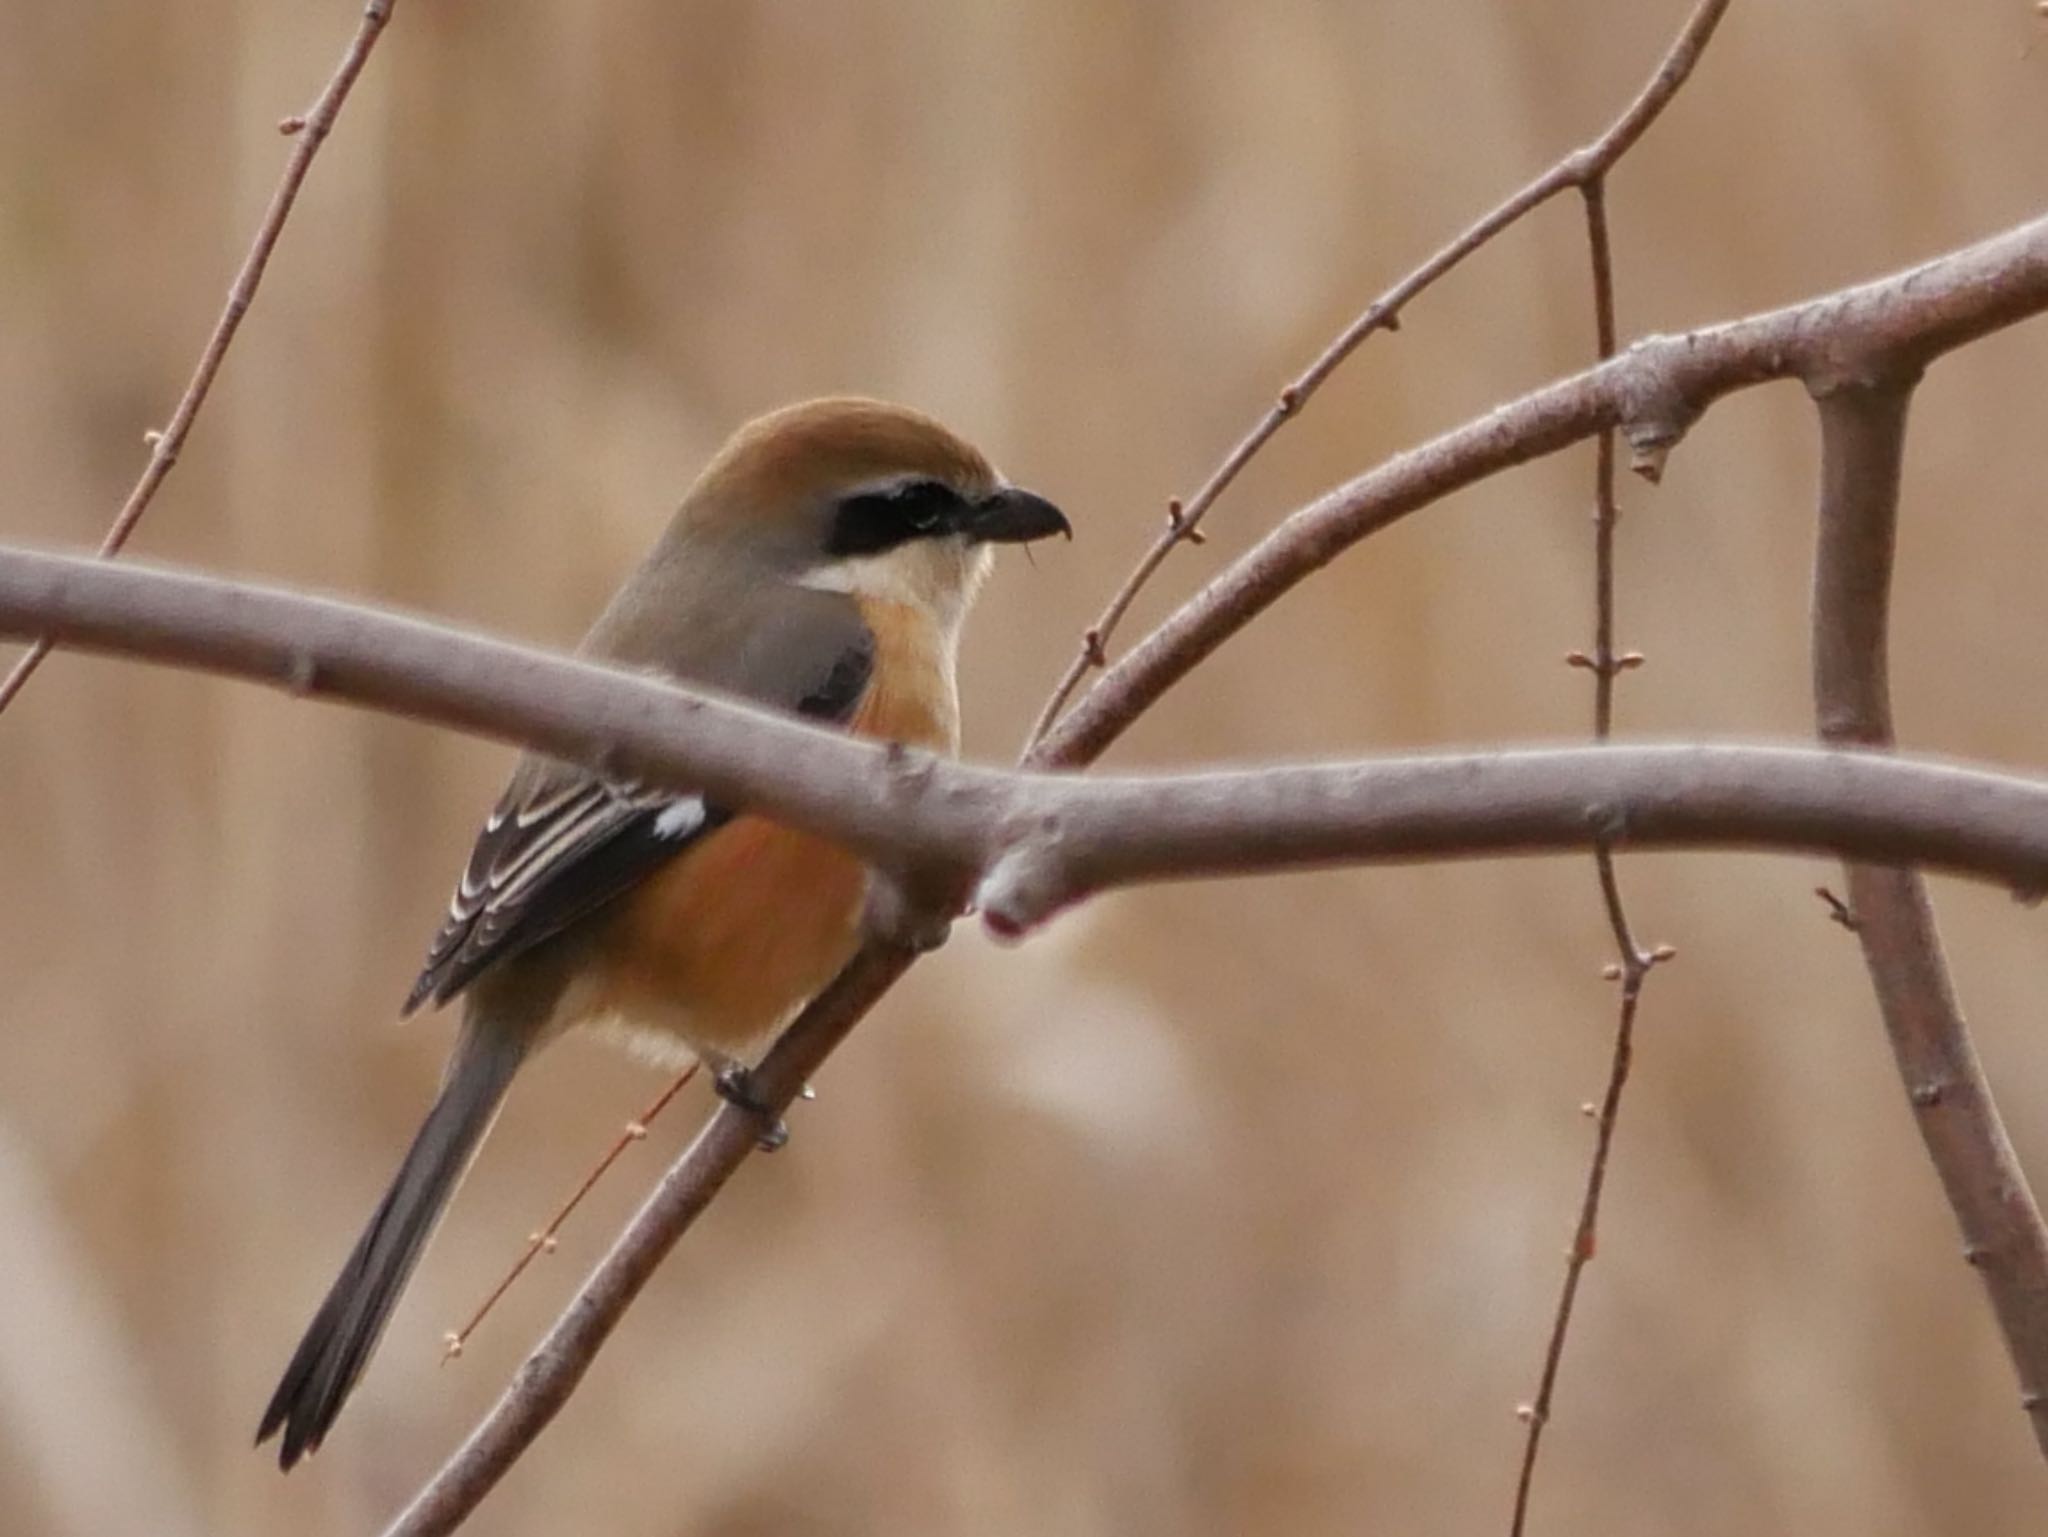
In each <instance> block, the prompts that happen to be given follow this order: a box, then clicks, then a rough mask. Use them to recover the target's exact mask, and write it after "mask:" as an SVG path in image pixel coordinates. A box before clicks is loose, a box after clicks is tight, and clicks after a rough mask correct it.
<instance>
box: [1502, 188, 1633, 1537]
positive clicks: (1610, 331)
mask: <svg viewBox="0 0 2048 1537" xmlns="http://www.w3.org/2000/svg"><path fill="white" fill-rule="evenodd" d="M1580 192H1581V193H1582V195H1583V197H1584V200H1585V206H1586V246H1587V256H1588V260H1589V264H1590V266H1591V269H1592V278H1593V325H1594V334H1595V338H1596V340H1597V343H1598V346H1599V349H1600V357H1601V360H1602V361H1603V362H1604V361H1605V360H1606V359H1608V358H1611V357H1613V356H1614V349H1615V324H1614V254H1613V249H1612V246H1611V245H1610V243H1609V241H1608V235H1607V180H1606V178H1605V177H1604V176H1595V177H1593V178H1592V179H1591V180H1589V181H1588V182H1586V184H1585V185H1584V186H1583V187H1582V188H1580ZM1596 453H1597V457H1596V458H1595V460H1594V468H1593V650H1592V652H1591V654H1590V655H1589V654H1588V653H1586V652H1583V651H1574V652H1573V653H1572V654H1571V655H1570V656H1569V657H1568V658H1567V659H1566V660H1568V661H1569V662H1570V663H1571V664H1572V665H1573V666H1575V667H1583V668H1585V669H1586V670H1587V671H1588V672H1590V673H1591V674H1592V675H1593V736H1594V739H1595V740H1596V741H1601V742H1605V741H1607V740H1608V739H1609V738H1610V737H1611V736H1613V734H1614V683H1615V679H1616V678H1618V677H1619V676H1620V675H1621V674H1622V673H1624V672H1627V671H1629V670H1630V669H1632V668H1634V667H1637V666H1640V665H1641V664H1642V660H1643V659H1642V657H1641V655H1639V654H1638V653H1636V652H1633V651H1631V652H1626V653H1617V652H1616V651H1615V649H1614V532H1615V527H1616V525H1617V524H1618V523H1619V522H1620V521H1621V507H1620V504H1619V502H1618V501H1617V499H1616V497H1615V493H1614V429H1613V428H1612V427H1608V428H1605V429H1603V430H1602V431H1601V433H1600V435H1599V438H1598V440H1597V449H1596ZM1593 865H1594V871H1595V874H1596V875H1597V877H1598V879H1599V885H1600V901H1601V905H1602V906H1603V907H1604V908H1605V909H1606V913H1607V924H1608V927H1609V928H1610V929H1611V930H1612V931H1613V934H1614V946H1615V949H1616V951H1617V952H1618V953H1619V956H1620V959H1619V960H1617V961H1616V962H1615V963H1614V964H1612V965H1610V966H1609V967H1608V968H1607V975H1608V976H1609V977H1611V978H1613V979H1614V980H1616V981H1617V982H1619V983H1620V987H1621V1002H1620V1005H1619V1008H1618V1010H1617V1014H1616V1018H1615V1024H1614V1050H1613V1054H1612V1056H1611V1057H1610V1059H1609V1062H1608V1068H1607V1088H1606V1091H1605V1092H1604V1093H1603V1094H1602V1095H1601V1098H1600V1104H1599V1106H1598V1108H1597V1109H1592V1107H1590V1106H1589V1107H1588V1108H1589V1109H1590V1110H1592V1114H1593V1116H1594V1136H1593V1157H1592V1161H1591V1163H1590V1164H1589V1165H1588V1167H1587V1169H1586V1186H1585V1193H1584V1194H1583V1195H1582V1196H1581V1197H1580V1199H1579V1221H1578V1226H1577V1227H1576V1228H1575V1229H1574V1231H1573V1233H1572V1244H1571V1248H1570V1250H1569V1251H1567V1254H1566V1258H1565V1269H1564V1285H1563V1287H1562V1288H1561V1290H1560V1291H1559V1293H1558V1298H1557V1309H1556V1311H1555V1312H1554V1313H1553V1314H1552V1315H1551V1322H1550V1340H1549V1343H1548V1344H1547V1345H1546V1346H1545V1347H1544V1352H1543V1374H1542V1377H1541V1378H1540V1379H1539V1381H1538V1383H1537V1386H1536V1396H1535V1398H1534V1399H1532V1400H1531V1401H1530V1402H1529V1403H1527V1404H1525V1405H1523V1406H1522V1408H1521V1410H1520V1411H1519V1412H1520V1414H1521V1417H1522V1421H1523V1423H1524V1424H1525V1425H1527V1427H1528V1432H1527V1434H1526V1435H1525V1436H1524V1438H1523V1441H1522V1467H1521V1472H1520V1474H1519V1475H1518V1476H1517V1477H1516V1480H1515V1509H1514V1515H1513V1518H1512V1519H1511V1521H1510V1522H1509V1526H1508V1530H1509V1532H1510V1533H1511V1534H1512V1537H1522V1532H1523V1530H1524V1528H1525V1527H1526V1525H1527V1523H1528V1519H1529V1496H1530V1492H1531V1490H1532V1489H1533V1488H1534V1486H1535V1480H1536V1459H1537V1457H1538V1455H1539V1454H1540V1452H1541V1450H1542V1446H1543V1431H1544V1427H1545V1426H1547V1425H1548V1424H1549V1423H1550V1409H1551V1404H1552V1403H1553V1402H1554V1401H1555V1399H1556V1396H1557V1378H1558V1373H1559V1371H1560V1370H1561V1369H1562V1368H1563V1366H1564V1346H1565V1340H1566V1338H1567V1337H1568V1336H1569V1335H1570V1333H1571V1326H1572V1309H1573V1308H1574V1307H1575V1306H1576V1305H1577V1303H1578V1299H1579V1282H1580V1280H1581V1278H1583V1276H1584V1275H1585V1272H1586V1266H1587V1265H1588V1264H1589V1263H1591V1261H1592V1258H1593V1254H1594V1252H1595V1250H1596V1249H1597V1247H1598V1232H1599V1226H1600V1198H1601V1196H1602V1194H1603V1193H1604V1192H1605V1190H1606V1187H1607V1166H1608V1160H1609V1159H1610V1158H1611V1157H1612V1155H1613V1151H1614V1129H1615V1123H1616V1122H1617V1120H1618V1119H1619V1118H1620V1115H1621V1096H1622V1091H1623V1090H1624V1089H1626V1088H1627V1086H1628V1075H1629V1069H1630V1067H1631V1066H1632V1065H1633V1063H1634V1061H1635V1031H1636V1009H1637V1007H1638V1005H1639V1004H1640V1003H1641V1001H1642V995H1643V981H1644V979H1645V978H1646V977H1648V976H1649V974H1650V968H1651V967H1653V966H1655V965H1656V964H1657V963H1658V962H1659V961H1663V960H1667V959H1669V958H1670V956H1671V954H1672V951H1671V950H1670V949H1669V947H1667V946H1661V945H1660V946H1659V947H1658V948H1657V949H1655V950H1653V951H1645V950H1644V949H1643V947H1642V946H1641V945H1640V944H1638V943H1637V942H1636V936H1635V929H1634V927H1633V926H1632V925H1631V924H1630V922H1629V916H1628V908H1627V907H1626V905H1624V903H1623V901H1622V895H1621V878H1620V876H1619V875H1618V874H1617V872H1616V870H1615V867H1614V850H1613V847H1612V846H1611V845H1610V844H1608V843H1607V842H1605V841H1602V842H1601V843H1600V844H1599V846H1598V847H1597V848H1595V850H1594V851H1593Z"/></svg>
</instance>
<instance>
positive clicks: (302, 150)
mask: <svg viewBox="0 0 2048 1537" xmlns="http://www.w3.org/2000/svg"><path fill="white" fill-rule="evenodd" d="M395 3H396V0H368V3H367V4H365V5H364V7H363V19H362V21H361V23H360V24H359V25H358V26H357V28H356V35H355V36H354V37H353V38H351V39H350V40H349V45H348V47H347V48H346V49H345V50H343V52H342V55H341V62H340V63H339V64H338V65H336V66H335V70H334V74H333V76H332V77H331V78H330V79H329V80H328V82H327V86H326V88H325V89H324V90H322V91H321V93H320V97H319V99H318V100H317V101H315V102H314V103H313V105H312V107H311V108H310V109H309V110H308V111H307V112H306V115H305V116H304V117H288V118H286V119H285V120H284V121H283V122H281V123H279V124H278V128H279V129H280V131H282V132H284V133H288V134H293V135H295V136H296V139H297V142H296V143H294V144H293V145H292V152H291V154H290V155H288V156H287V157H286V159H285V164H284V174H283V176H281V177H280V178H279V179H278V183H277V190H276V191H275V192H273V193H271V195H270V206H269V207H268V208H266V209H264V211H263V219H262V222H260V223H259V224H258V225H257V226H256V239H255V241H254V243H253V244H251V245H250V247H249V254H248V255H246V256H244V257H243V258H242V266H241V270H240V271H239V272H237V273H236V274H235V280H234V283H233V284H232V285H231V286H230V287H229V289H228V300H227V305H226V307H225V308H224V309H222V310H221V312H220V318H219V319H218V320H216V321H215V322H214V323H213V334H212V335H210V336H209V337H207V339H206V346H205V347H204V348H203V349H202V350H201V351H200V354H199V363H198V365H197V366H196V367H195V368H194V369H193V371H192V378H191V380H190V382H188V383H187V384H186V386H185V393H184V394H183V395H181V396H179V397H178V404H177V405H176V406H175V407H174V408H173V409H172V411H171V419H170V420H169V421H168V422H166V423H165V424H164V426H163V429H162V430H161V431H153V432H151V433H150V434H149V445H150V450H149V462H148V463H147V464H145V465H144V466H143V467H142V476H141V478H140V479H138V480H137V481H136V482H135V486H134V489H132V490H131V491H129V493H128V499H127V501H125V502H123V503H122V504H121V510H120V511H119V512H118V513H116V514H115V516H114V521H113V523H112V524H110V525H109V526H108V528H107V532H106V536H105V537H104V538H102V539H101V540H100V548H99V553H100V555H101V557H102V558H106V557H109V556H113V555H116V554H118V553H119V552H120V550H121V547H122V546H123V545H125V544H126V543H127V542H128V536H129V535H130V534H132V533H134V532H135V525H136V524H138V523H140V522H141V521H142V515H143V514H144V513H145V512H147V511H148V510H149V504H150V503H151V502H152V501H154V500H155V499H156V493H157V488H158V487H160V486H161V485H163V483H164V478H165V477H166V476H167V475H169V474H170V473H171V467H172V466H173V465H175V464H176V463H177V462H178V454H179V451H180V450H182V449H183V448H184V446H185V439H186V438H187V437H188V436H189V435H190V434H191V431H192V423H193V422H194V421H196V420H197V419H198V416H199V408H200V407H201V406H203V405H205V404H206V396H207V392H208V391H209V390H211V389H212V388H213V380H214V376H215V375H216V374H218V373H219V372H220V367H221V364H222V363H223V362H225V361H226V360H227V355H228V347H229V346H230V345H231V344H232V343H233V342H234V339H235V333H236V332H237V331H239V330H240V329H241V326H242V317H243V316H244V315H246V314H248V313H249V306H250V304H251V303H252V302H254V300H255V298H256V289H257V286H258V285H259V284H260V283H262V281H263V273H264V269H265V268H267V267H268V266H269V265H270V253H271V252H272V251H273V250H275V249H276V248H277V240H278V236H279V235H281V234H283V233H284V221H285V220H286V219H288V218H290V217H291V212H292V205H293V204H294V203H295V202H297V201H298V197H299V188H300V187H302V186H304V185H305V181H306V173H307V172H308V171H310V170H312V168H313V157H314V156H315V155H317V154H319V153H320V146H321V145H322V144H323V143H324V142H326V139H327V135H328V133H329V132H331V131H332V129H333V127H334V120H335V118H336V117H338V116H339V115H340V113H341V104H342V103H343V102H345V101H347V100H348V93H349V91H350V90H351V89H352V88H353V87H354V85H355V83H356V77H357V76H358V75H360V74H362V72H363V66H364V65H365V64H367V63H368V62H369V60H370V50H371V49H372V48H374V47H376V46H377V39H378V37H379V36H381V35H382V33H383V31H384V24H385V22H387V21H389V20H390V19H391V7H392V6H393V5H394V4H395ZM50 648H51V639H50V637H49V636H46V635H38V636H36V637H34V638H33V639H32V640H31V642H30V644H29V648H28V650H27V651H25V652H23V653H22V654H21V657H20V658H19V659H18V660H17V661H16V662H15V664H14V666H13V667H12V668H11V669H9V671H8V673H7V676H6V677H5V678H4V679H0V711H4V710H5V709H6V708H7V707H8V706H9V705H10V704H12V703H14V699H15V696H16V695H17V694H19V693H20V692H21V691H22V690H23V689H24V688H26V687H27V686H28V680H29V679H30V678H32V677H34V676H35V672H36V669H37V668H38V667H40V666H42V665H43V659H44V658H45V657H47V656H48V655H49V654H50Z"/></svg>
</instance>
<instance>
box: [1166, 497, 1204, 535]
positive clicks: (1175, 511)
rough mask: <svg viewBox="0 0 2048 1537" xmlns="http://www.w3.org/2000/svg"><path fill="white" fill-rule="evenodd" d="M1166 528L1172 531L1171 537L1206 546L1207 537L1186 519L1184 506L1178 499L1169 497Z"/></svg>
mask: <svg viewBox="0 0 2048 1537" xmlns="http://www.w3.org/2000/svg"><path fill="white" fill-rule="evenodd" d="M1166 526H1167V527H1168V528H1170V529H1171V530H1173V537H1174V538H1176V539H1185V540H1186V541H1187V542H1188V543H1189V544H1207V543H1208V542H1209V536H1208V535H1207V534H1205V533H1203V532H1202V531H1201V530H1200V529H1199V528H1197V527H1195V525H1194V523H1193V522H1192V521H1190V520H1189V518H1188V510H1187V507H1186V505H1185V504H1184V503H1183V502H1182V501H1181V499H1180V498H1179V497H1177V496H1176V497H1171V498H1169V499H1168V500H1167V503H1166Z"/></svg>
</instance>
